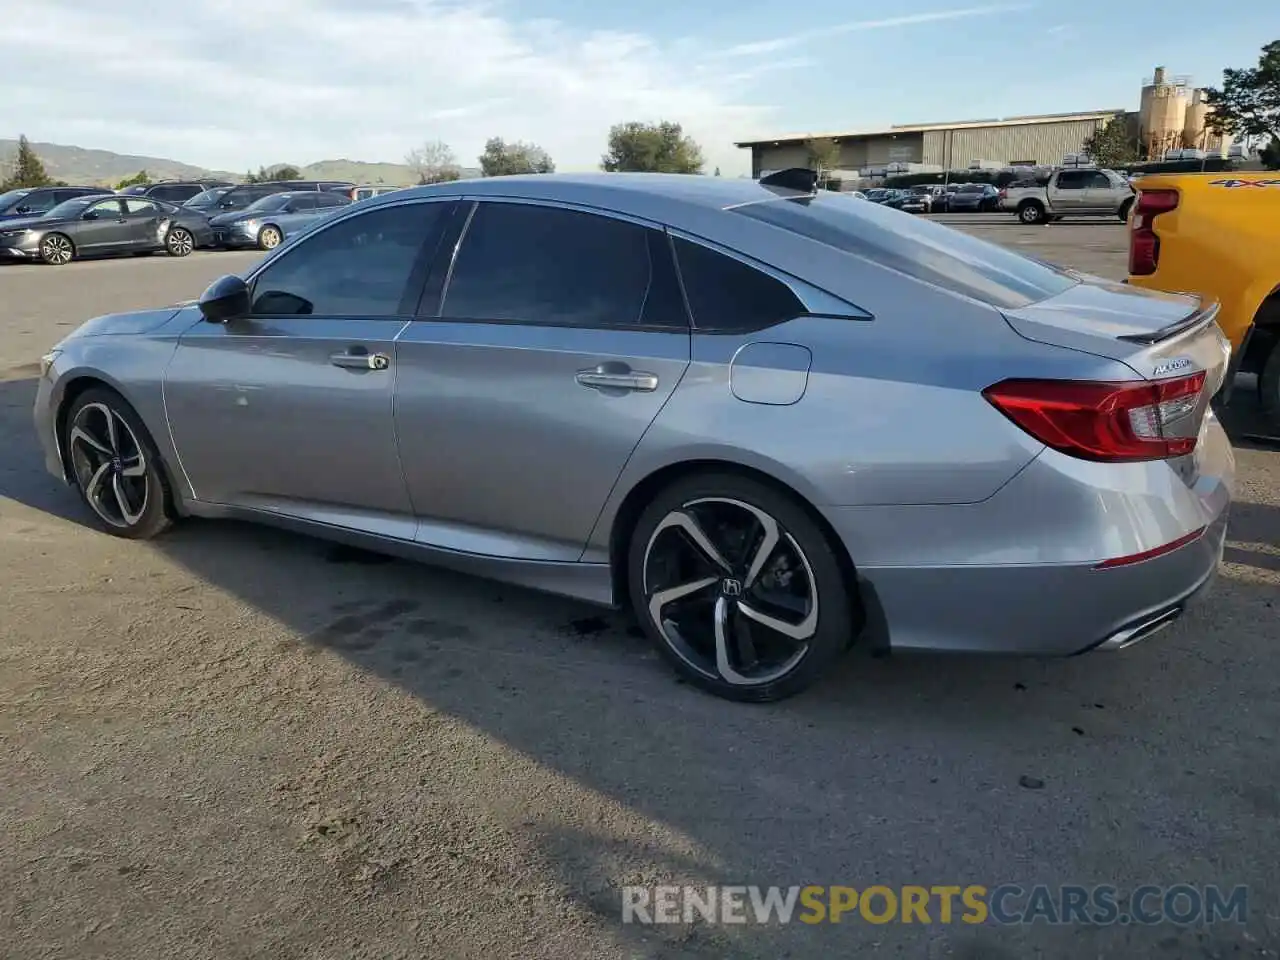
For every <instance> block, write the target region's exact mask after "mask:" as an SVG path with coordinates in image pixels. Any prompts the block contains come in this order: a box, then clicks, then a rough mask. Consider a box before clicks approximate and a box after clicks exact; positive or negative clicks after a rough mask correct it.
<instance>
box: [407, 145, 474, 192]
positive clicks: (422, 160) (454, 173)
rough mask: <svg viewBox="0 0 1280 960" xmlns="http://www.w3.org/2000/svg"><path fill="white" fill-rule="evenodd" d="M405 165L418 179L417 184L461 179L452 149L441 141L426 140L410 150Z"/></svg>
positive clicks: (460, 171) (456, 159)
mask: <svg viewBox="0 0 1280 960" xmlns="http://www.w3.org/2000/svg"><path fill="white" fill-rule="evenodd" d="M404 162H405V164H406V165H407V166H408V167H409V169H410V170H412V171H413V173H414V176H416V177H417V178H418V183H420V184H425V183H447V182H449V181H450V180H459V179H461V178H462V170H461V169H460V168H459V167H458V158H457V157H456V156H455V155H454V153H453V148H452V147H450V146H449V145H448V144H447V143H445V142H444V141H443V140H428V141H427V142H426V143H424V144H423V145H422V146H420V147H417V148H415V149H413V150H410V151H409V152H408V154H406V156H405V158H404Z"/></svg>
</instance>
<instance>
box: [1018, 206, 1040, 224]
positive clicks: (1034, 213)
mask: <svg viewBox="0 0 1280 960" xmlns="http://www.w3.org/2000/svg"><path fill="white" fill-rule="evenodd" d="M1018 219H1019V220H1021V221H1022V222H1023V223H1026V224H1036V223H1044V220H1045V214H1044V211H1043V210H1042V209H1040V207H1039V205H1038V204H1034V203H1028V204H1025V205H1024V206H1022V207H1021V208H1020V209H1019V210H1018Z"/></svg>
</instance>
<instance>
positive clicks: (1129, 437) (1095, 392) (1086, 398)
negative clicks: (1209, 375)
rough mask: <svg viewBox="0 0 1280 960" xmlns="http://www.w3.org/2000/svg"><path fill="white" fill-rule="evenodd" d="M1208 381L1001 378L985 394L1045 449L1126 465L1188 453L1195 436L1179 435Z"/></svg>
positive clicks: (1191, 378) (1196, 377) (1197, 375)
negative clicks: (1044, 446) (1124, 463)
mask: <svg viewBox="0 0 1280 960" xmlns="http://www.w3.org/2000/svg"><path fill="white" fill-rule="evenodd" d="M1204 380H1205V375H1204V373H1203V372H1201V373H1194V374H1192V375H1191V376H1188V377H1177V378H1174V379H1169V380H1140V381H1131V382H1126V383H1099V382H1093V381H1079V380H1004V381H1002V382H1000V383H997V384H995V385H994V386H990V387H987V389H986V390H983V391H982V395H983V396H984V397H986V398H987V400H988V401H990V402H991V404H992V405H993V406H995V408H996V409H997V410H999V411H1000V412H1001V413H1003V414H1004V415H1005V416H1006V417H1008V418H1009V419H1010V420H1012V421H1013V422H1014V423H1016V424H1017V425H1018V426H1020V427H1021V428H1022V429H1023V430H1025V431H1027V433H1029V434H1031V436H1033V437H1035V438H1036V439H1037V440H1039V441H1040V442H1041V443H1043V444H1045V445H1046V446H1049V447H1053V448H1054V449H1055V450H1061V451H1062V452H1063V453H1067V454H1070V455H1071V456H1073V457H1079V458H1081V459H1083V460H1100V461H1105V462H1107V463H1123V462H1128V461H1137V460H1162V459H1164V458H1166V457H1178V456H1183V455H1185V454H1188V453H1191V451H1193V450H1194V449H1195V447H1196V434H1197V432H1198V431H1195V430H1191V431H1190V433H1191V435H1190V436H1175V435H1173V434H1174V433H1176V427H1177V425H1178V424H1179V421H1182V420H1183V419H1184V418H1185V417H1188V416H1190V415H1191V414H1193V413H1194V412H1195V410H1196V407H1197V405H1198V404H1199V402H1200V391H1201V390H1203V389H1204Z"/></svg>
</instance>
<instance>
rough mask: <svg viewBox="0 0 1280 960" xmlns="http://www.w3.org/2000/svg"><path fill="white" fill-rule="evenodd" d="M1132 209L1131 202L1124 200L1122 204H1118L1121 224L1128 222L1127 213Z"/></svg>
mask: <svg viewBox="0 0 1280 960" xmlns="http://www.w3.org/2000/svg"><path fill="white" fill-rule="evenodd" d="M1132 209H1133V200H1126V201H1125V202H1124V203H1122V204H1120V222H1121V223H1128V222H1129V211H1130V210H1132Z"/></svg>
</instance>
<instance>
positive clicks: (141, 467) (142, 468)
mask: <svg viewBox="0 0 1280 960" xmlns="http://www.w3.org/2000/svg"><path fill="white" fill-rule="evenodd" d="M121 463H122V468H121V470H120V475H121V476H122V477H143V476H146V473H147V465H146V463H144V462H143V459H142V454H140V453H138V454H134V455H133V456H132V457H125V458H124V459H123V460H122V461H121Z"/></svg>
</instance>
